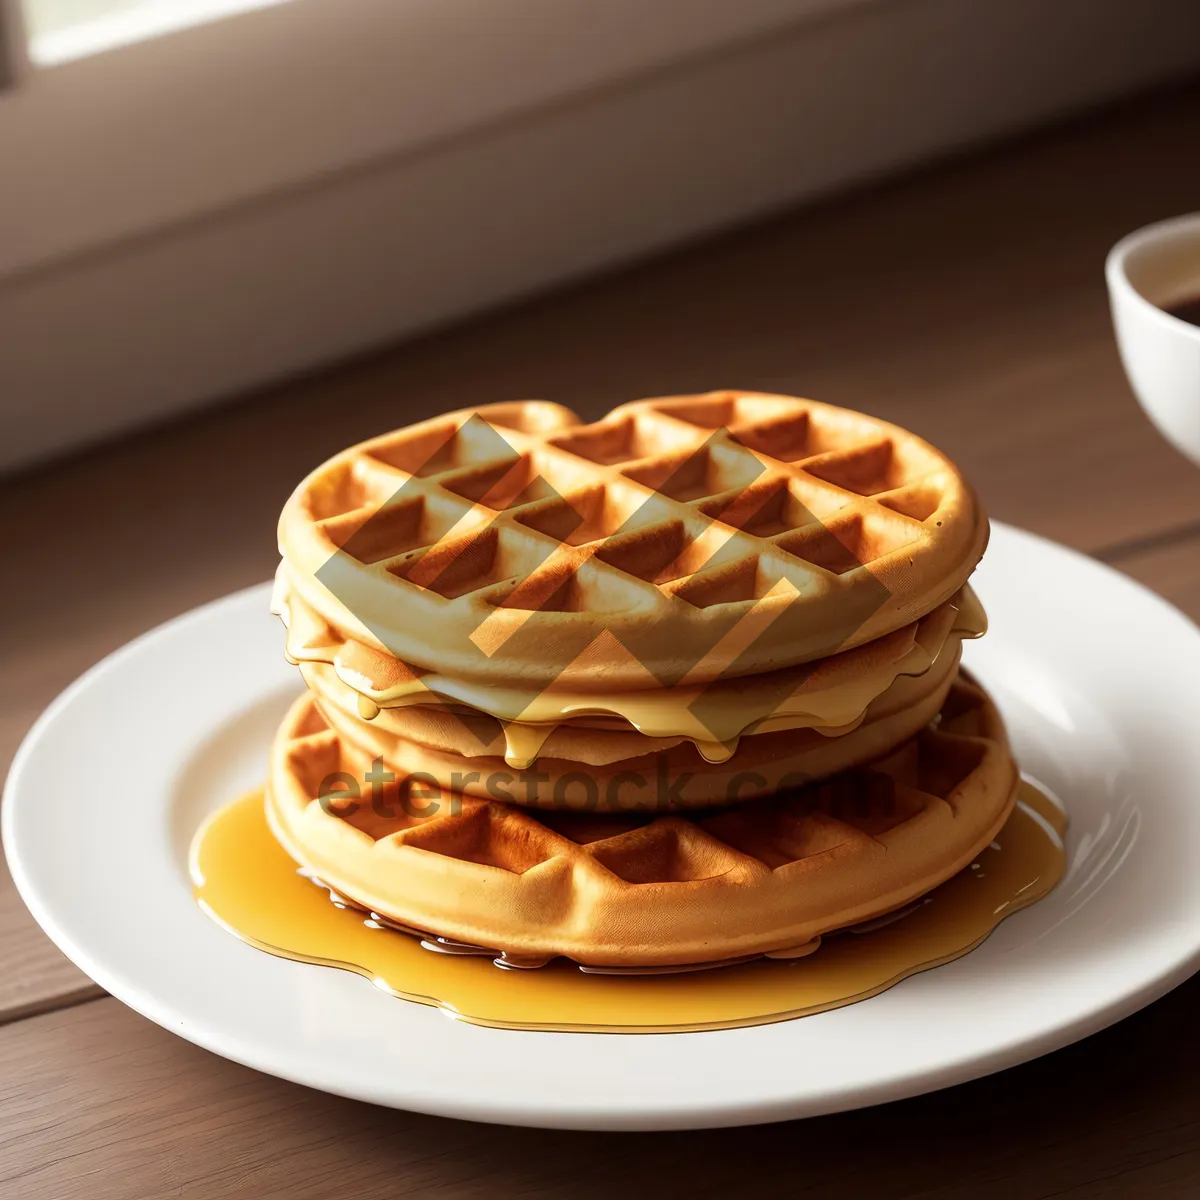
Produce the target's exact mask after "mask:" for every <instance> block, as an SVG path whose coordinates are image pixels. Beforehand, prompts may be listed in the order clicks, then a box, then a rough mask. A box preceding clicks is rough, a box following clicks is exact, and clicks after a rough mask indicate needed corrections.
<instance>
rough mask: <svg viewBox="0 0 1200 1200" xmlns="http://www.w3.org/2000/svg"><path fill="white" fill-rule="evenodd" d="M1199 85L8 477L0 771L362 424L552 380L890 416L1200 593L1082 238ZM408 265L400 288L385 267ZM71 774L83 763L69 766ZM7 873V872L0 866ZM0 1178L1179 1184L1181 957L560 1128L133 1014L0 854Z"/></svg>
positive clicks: (1135, 1190)
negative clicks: (1100, 1005)
mask: <svg viewBox="0 0 1200 1200" xmlns="http://www.w3.org/2000/svg"><path fill="white" fill-rule="evenodd" d="M1197 146H1200V88H1192V89H1185V90H1182V91H1177V92H1174V93H1172V94H1169V95H1162V96H1158V97H1156V98H1153V99H1151V100H1149V101H1143V102H1140V103H1138V104H1136V105H1133V106H1131V107H1129V108H1127V109H1126V110H1125V111H1123V112H1120V113H1108V114H1104V115H1101V116H1099V117H1097V118H1094V119H1091V120H1088V121H1086V122H1084V123H1081V124H1078V125H1075V126H1073V127H1070V128H1067V129H1065V130H1061V131H1058V132H1055V133H1052V134H1047V135H1039V136H1038V137H1036V138H1034V139H1031V140H1027V141H1024V142H1022V143H1019V144H1016V145H1013V146H1010V147H1006V148H1003V149H1001V150H998V151H994V152H990V153H988V154H986V155H983V156H979V157H975V158H972V159H969V160H965V161H962V162H958V163H954V164H951V165H949V166H945V167H941V168H938V169H936V170H933V171H930V172H926V173H923V174H921V175H918V176H916V177H914V178H911V179H907V180H904V181H901V182H898V183H893V184H888V185H887V186H884V187H881V188H878V189H876V190H872V191H867V192H864V193H862V194H859V195H857V196H855V197H852V198H850V199H843V200H840V201H837V202H835V203H831V204H828V205H826V206H823V207H821V208H818V209H815V210H809V211H805V212H800V213H797V214H794V215H790V216H787V217H785V218H782V219H780V220H778V221H775V222H773V223H770V224H767V225H764V226H761V227H759V228H756V229H753V230H750V231H748V232H742V233H737V234H733V235H731V236H728V237H725V238H723V239H721V240H719V241H715V242H712V243H710V244H708V245H705V246H702V247H700V248H698V249H694V250H690V251H688V252H686V253H684V254H680V255H677V256H674V257H671V258H668V259H666V260H663V261H660V262H656V263H652V264H650V265H648V266H643V267H640V268H637V269H635V270H632V271H627V272H624V273H621V274H619V275H615V276H613V277H611V278H608V279H605V280H601V281H599V282H594V283H590V284H588V285H586V286H584V287H581V288H579V289H577V290H573V291H570V292H567V293H565V294H561V295H558V296H554V297H550V298H547V299H542V300H538V301H536V302H533V303H529V304H527V305H525V306H523V307H520V308H517V309H514V310H512V311H509V312H506V313H503V314H499V315H495V316H491V317H488V318H486V319H483V320H480V321H478V322H475V323H473V324H471V325H469V326H467V327H465V328H460V329H457V330H454V331H452V332H448V333H445V334H441V335H438V336H436V337H430V338H427V339H425V340H423V341H420V342H418V343H416V344H412V345H408V346H404V347H401V348H399V349H396V350H394V351H390V352H388V353H386V354H383V355H380V356H378V357H375V358H373V359H371V360H369V361H365V362H358V363H353V364H349V365H346V366H344V367H342V368H339V369H337V370H334V371H332V372H330V373H328V374H325V375H323V376H321V377H320V378H315V379H309V380H302V381H298V382H295V383H291V384H287V385H285V386H282V387H280V388H278V389H276V390H275V391H273V392H272V393H270V394H268V395H265V396H259V397H257V398H255V399H254V400H253V401H251V402H249V403H239V404H236V405H230V406H229V407H227V408H224V409H219V410H216V411H213V412H211V413H209V414H207V415H204V416H201V417H199V418H197V419H195V420H193V421H191V422H190V423H188V424H184V425H176V426H173V427H171V428H168V429H163V430H159V431H155V432H151V433H148V434H143V435H140V436H138V437H136V438H133V439H131V440H128V441H125V442H122V443H120V444H117V445H113V446H109V447H104V448H102V449H99V450H96V451H95V452H92V453H89V454H86V455H84V456H81V457H78V458H75V459H73V460H72V461H69V462H66V463H61V464H56V465H54V466H51V467H48V468H46V469H44V470H40V471H36V472H33V473H29V474H27V475H25V476H23V477H19V478H14V479H10V480H7V481H5V482H3V483H0V511H3V512H4V513H6V514H7V520H6V523H5V525H6V528H5V534H4V537H5V550H4V561H5V583H6V586H5V588H4V590H3V598H2V600H0V604H2V605H3V628H4V629H5V631H6V638H5V647H4V653H3V657H2V659H0V765H6V764H7V762H8V759H9V757H10V756H11V754H12V752H13V751H14V750H15V748H16V745H17V742H18V741H19V739H20V737H21V736H22V735H23V733H24V732H25V730H26V728H27V727H28V726H29V724H30V722H31V721H32V720H33V718H34V717H35V716H36V715H37V713H38V711H39V710H40V709H41V708H42V707H43V706H44V705H45V704H46V703H47V701H49V700H50V699H51V697H52V696H53V695H54V694H55V693H56V692H57V691H58V690H59V689H60V688H62V687H63V686H64V685H65V684H67V683H68V682H69V681H70V680H71V679H72V678H73V677H74V676H75V675H76V674H78V673H79V672H80V671H81V670H83V669H84V668H85V667H87V666H89V665H90V664H91V663H92V662H94V661H95V660H96V659H97V658H99V657H100V656H101V655H103V654H105V653H107V652H108V651H109V650H112V649H114V648H115V647H116V646H118V645H120V644H121V643H122V642H124V641H125V640H127V639H128V638H130V637H132V636H133V635H134V634H137V633H139V632H140V631H142V630H143V629H145V628H146V627H147V626H149V625H152V624H154V623H155V622H158V621H161V620H163V619H165V618H167V617H170V616H172V615H174V614H175V613H177V612H179V611H181V610H183V609H185V608H188V607H190V606H192V605H194V604H198V603H200V602H202V601H205V600H209V599H211V598H213V597H215V596H219V595H221V594H222V593H224V592H227V591H229V590H230V589H232V588H236V587H240V586H242V585H244V584H248V583H252V582H254V581H256V580H260V579H263V578H265V577H267V576H268V575H269V574H270V572H271V571H272V569H273V567H274V562H275V547H274V519H275V514H276V512H277V510H278V509H279V507H280V505H281V504H282V502H283V500H284V498H285V496H286V495H287V493H288V491H289V489H290V488H291V486H292V484H293V483H294V482H295V481H296V480H298V479H299V478H300V476H301V475H302V473H303V472H304V471H305V470H307V469H308V468H309V467H310V466H312V465H314V464H315V463H317V462H318V461H320V460H321V459H322V458H323V457H325V456H326V455H327V454H329V453H331V452H332V451H334V450H336V449H338V448H340V447H341V446H342V445H344V444H346V443H348V442H349V441H351V440H355V439H358V438H360V437H363V436H366V435H368V434H371V433H374V432H377V431H380V430H383V429H385V428H390V427H392V426H394V425H399V424H403V423H406V422H409V421H411V420H414V419H416V418H419V417H423V416H427V415H430V414H433V413H436V412H438V411H440V410H444V409H448V408H455V407H461V406H463V405H467V404H473V403H482V402H486V401H492V400H500V399H508V398H513V397H517V396H527V395H538V396H544V397H547V398H551V399H555V400H559V401H562V402H564V403H566V404H568V405H572V406H575V407H577V408H578V409H579V410H580V411H581V412H582V413H584V414H588V415H598V414H599V413H601V412H603V411H604V410H606V409H607V408H608V407H609V406H610V405H612V404H614V403H616V402H619V401H622V400H626V399H629V398H632V397H636V396H643V395H654V394H661V393H665V392H678V391H688V390H697V389H707V388H712V387H718V386H725V385H730V386H740V387H746V388H761V389H774V390H780V391H792V392H798V393H800V394H803V395H813V396H817V397H819V398H822V399H826V400H831V401H834V402H836V403H839V404H847V405H851V406H854V407H861V408H864V409H866V410H868V411H872V412H876V413H879V414H882V415H884V416H887V417H889V418H890V419H892V420H895V421H899V422H901V423H902V424H904V425H907V426H910V427H911V428H913V429H914V430H917V431H919V432H920V433H922V434H924V435H926V436H927V437H929V438H930V439H931V440H933V441H934V442H935V443H937V444H938V445H939V446H941V447H942V448H944V449H945V450H946V451H948V452H949V453H950V454H951V455H953V456H954V457H955V458H956V459H957V460H958V461H959V462H960V464H961V465H962V466H963V467H964V468H965V470H966V471H967V473H968V474H969V475H970V476H971V478H972V479H973V480H974V481H975V482H976V484H977V485H978V487H979V490H980V491H981V493H982V494H983V496H984V498H985V501H986V503H987V504H988V506H989V508H990V510H991V512H992V514H993V515H994V516H996V517H999V518H1002V519H1004V520H1007V521H1012V522H1015V523H1017V524H1020V525H1024V526H1026V527H1027V528H1030V529H1034V530H1037V531H1038V532H1040V533H1043V534H1046V535H1048V536H1050V537H1053V538H1057V539H1059V540H1061V541H1064V542H1066V543H1068V544H1070V545H1073V546H1076V547H1078V548H1080V549H1082V550H1084V551H1087V552H1089V553H1091V554H1095V555H1097V556H1098V557H1100V558H1102V559H1104V560H1106V561H1108V562H1110V563H1113V564H1114V565H1115V566H1117V567H1118V568H1120V569H1121V570H1123V571H1127V572H1129V573H1130V574H1132V575H1133V576H1135V577H1136V578H1138V579H1141V580H1143V581H1144V582H1146V583H1147V584H1149V585H1150V586H1151V587H1153V588H1156V589H1157V590H1159V591H1160V592H1162V593H1163V594H1164V595H1166V596H1168V597H1169V598H1170V599H1172V600H1173V601H1175V603H1177V604H1178V605H1180V606H1181V607H1182V608H1183V609H1184V610H1185V611H1188V612H1190V613H1191V614H1192V616H1193V617H1200V471H1197V470H1196V469H1195V468H1194V467H1191V466H1189V465H1188V464H1187V463H1185V462H1184V460H1183V459H1181V458H1180V457H1178V456H1177V455H1175V454H1174V453H1173V452H1172V451H1171V450H1169V449H1168V448H1167V446H1166V445H1165V444H1164V443H1163V442H1162V441H1160V440H1159V438H1158V437H1157V436H1156V435H1155V434H1154V433H1153V432H1152V430H1151V428H1150V426H1149V425H1148V424H1147V422H1146V421H1145V420H1144V419H1143V418H1142V416H1141V414H1140V412H1139V411H1138V409H1137V408H1136V407H1135V405H1134V403H1133V400H1132V399H1131V397H1130V394H1129V391H1128V389H1127V387H1126V384H1125V382H1124V380H1123V378H1122V375H1121V371H1120V367H1119V365H1118V362H1117V356H1116V351H1115V349H1114V347H1113V342H1112V337H1111V334H1110V329H1109V322H1108V313H1107V304H1106V299H1105V294H1104V285H1103V277H1102V266H1103V257H1104V252H1105V250H1106V249H1107V247H1108V246H1109V245H1110V244H1111V243H1112V242H1113V241H1115V240H1116V239H1117V238H1118V237H1119V236H1120V235H1121V234H1122V233H1124V232H1126V231H1127V230H1129V229H1132V228H1134V227H1135V226H1137V225H1139V224H1142V223H1144V222H1146V221H1148V220H1152V219H1154V218H1157V217H1162V216H1167V215H1170V214H1173V213H1176V212H1182V211H1185V210H1189V209H1196V208H1200V154H1197V153H1196V147H1197ZM398 286H402V281H400V282H398ZM80 766H81V769H86V764H80ZM0 871H2V868H0ZM0 963H2V964H3V967H4V971H3V974H0V1021H3V1022H5V1024H4V1025H3V1027H0V1195H3V1196H5V1197H9V1196H11V1197H18V1196H20V1197H25V1196H30V1197H50V1196H55V1197H58V1196H70V1197H96V1198H108V1197H137V1198H139V1200H140V1198H143V1197H159V1196H168V1195H170V1196H188V1197H204V1198H208V1197H226V1196H228V1197H239V1198H240V1197H257V1196H267V1195H287V1196H289V1197H296V1198H299V1197H316V1196H326V1195H333V1194H337V1195H346V1196H354V1197H357V1198H359V1200H366V1198H368V1197H385V1196H393V1195H396V1194H398V1193H401V1192H408V1193H415V1194H420V1195H437V1196H475V1195H478V1196H495V1195H506V1194H520V1195H525V1196H541V1195H553V1194H563V1193H565V1194H571V1195H577V1196H593V1195H594V1196H607V1195H610V1194H612V1193H613V1192H614V1191H616V1190H618V1189H619V1190H620V1191H622V1192H624V1193H626V1194H641V1193H642V1192H644V1191H645V1192H650V1191H656V1192H665V1193H667V1194H684V1193H688V1194H695V1195H711V1196H725V1195H729V1194H745V1192H746V1191H747V1190H749V1189H750V1188H751V1187H753V1189H755V1190H756V1191H762V1192H787V1193H795V1194H803V1195H814V1196H815V1195H835V1196H859V1195H871V1196H873V1197H891V1196H915V1195H920V1196H923V1197H940V1196H944V1197H960V1196H965V1195H970V1196H972V1197H990V1196H996V1197H1004V1198H1005V1200H1010V1198H1013V1197H1018V1198H1019V1197H1035V1196H1036V1197H1044V1196H1055V1197H1065V1196H1079V1197H1105V1196H1128V1195H1135V1196H1149V1195H1156V1196H1165V1195H1184V1194H1187V1195H1189V1196H1190V1195H1194V1194H1196V1188H1197V1184H1198V1182H1200V1082H1197V1080H1198V1079H1200V1038H1197V1037H1196V1035H1195V1032H1194V1029H1195V1026H1194V1024H1193V1021H1194V1015H1193V1014H1194V1011H1195V1010H1194V1008H1193V1006H1194V1005H1196V1006H1200V980H1197V981H1194V982H1193V983H1190V984H1187V985H1185V986H1183V987H1181V988H1179V989H1178V990H1177V991H1176V992H1174V993H1173V994H1172V995H1170V996H1168V997H1167V998H1166V999H1164V1000H1162V1001H1160V1002H1159V1003H1157V1004H1155V1005H1153V1006H1152V1007H1151V1008H1149V1009H1147V1010H1145V1011H1144V1012H1142V1013H1140V1014H1138V1015H1137V1016H1135V1017H1132V1018H1130V1019H1129V1020H1127V1021H1125V1022H1123V1023H1121V1024H1120V1025H1119V1026H1117V1027H1115V1028H1113V1029H1110V1030H1108V1031H1107V1032H1104V1033H1102V1034H1099V1035H1098V1036H1096V1037H1093V1038H1090V1039H1089V1040H1087V1041H1086V1042H1083V1043H1080V1044H1077V1045H1075V1046H1072V1047H1069V1048H1068V1049H1065V1050H1061V1051H1059V1052H1057V1053H1055V1054H1052V1055H1049V1056H1048V1057H1046V1058H1044V1059H1042V1060H1040V1061H1038V1062H1034V1063H1031V1064H1029V1065H1027V1066H1023V1067H1020V1068H1017V1069H1015V1070H1011V1071H1006V1072H1004V1073H1003V1074H1001V1075H997V1076H993V1077H992V1078H989V1079H984V1080H980V1081H978V1082H975V1083H971V1084H968V1085H965V1086H962V1087H958V1088H954V1089H951V1090H949V1091H945V1092H941V1093H938V1094H934V1095H930V1096H926V1097H923V1098H919V1099H915V1100H910V1101H906V1102H903V1103H898V1104H891V1105H887V1106H885V1107H881V1108H877V1109H872V1110H866V1111H862V1112H858V1113H851V1114H846V1115H842V1116H836V1117H828V1118H822V1119H819V1120H812V1121H807V1122H795V1123H790V1124H785V1125H776V1126H766V1127H760V1128H750V1129H741V1130H725V1131H719V1132H709V1133H696V1134H661V1135H635V1134H572V1133H556V1132H542V1131H535V1130H519V1129H506V1128H500V1127H488V1126H482V1125H470V1124H464V1123H459V1122H455V1121H449V1120H441V1119H435V1118H430V1117H421V1116H412V1115H408V1114H405V1113H399V1112H392V1111H387V1110H383V1109H376V1108H371V1107H369V1106H367V1105H364V1104H358V1103H354V1102H351V1101H346V1100H341V1099H336V1098H334V1097H331V1096H326V1095H322V1094H320V1093H317V1092H312V1091H308V1090H306V1089H305V1088H302V1087H297V1086H294V1085H292V1084H288V1083H283V1082H281V1081H279V1080H276V1079H271V1078H268V1077H266V1076H263V1075H258V1074H256V1073H255V1072H253V1071H250V1070H247V1069H245V1068H242V1067H239V1066H235V1065H233V1064H232V1063H229V1062H226V1061H224V1060H223V1059H220V1058H217V1057H216V1056H215V1055H212V1054H209V1053H207V1052H205V1051H203V1050H200V1049H197V1048H196V1047H195V1046H192V1045H190V1044H188V1043H186V1042H184V1041H182V1040H180V1039H179V1038H176V1037H173V1036H172V1035H171V1034H169V1033H167V1032H166V1031H164V1030H162V1029H160V1028H158V1027H157V1026H155V1025H152V1024H151V1023H150V1022H148V1021H145V1020H143V1019H142V1018H141V1017H138V1016H135V1015H134V1014H133V1013H132V1012H130V1011H129V1010H127V1009H126V1008H124V1007H123V1006H122V1005H121V1004H120V1003H118V1002H117V1001H116V1000H113V999H109V998H106V997H104V996H103V995H102V993H101V992H100V991H99V989H98V988H96V987H95V986H94V985H93V984H91V983H90V982H89V981H88V980H87V979H85V978H84V977H83V976H82V975H81V974H80V973H79V972H78V971H76V970H75V969H74V968H73V967H72V966H71V965H70V964H69V963H68V962H67V961H66V960H65V959H63V958H62V956H61V955H60V954H59V953H58V952H57V951H56V950H55V949H54V948H53V947H52V946H51V945H50V943H49V942H48V941H47V940H46V939H45V938H44V937H43V936H42V934H41V933H40V931H39V930H38V929H37V927H36V926H35V925H34V923H33V921H32V920H31V919H30V918H29V916H28V915H27V914H26V912H25V910H24V908H23V907H22V905H21V903H20V901H19V900H18V898H17V896H16V894H15V892H14V891H13V888H12V884H11V882H10V881H9V880H8V878H7V875H3V876H2V877H0Z"/></svg>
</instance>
